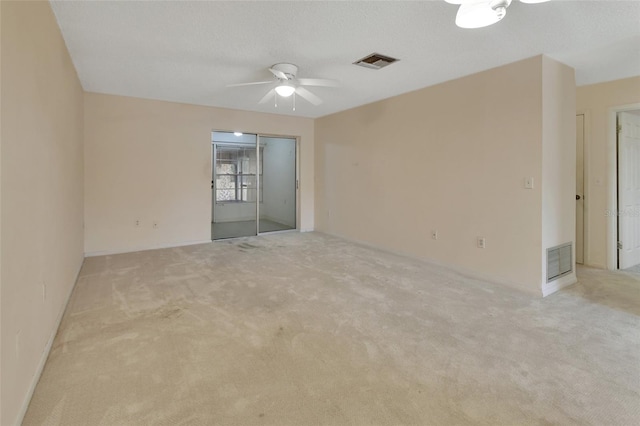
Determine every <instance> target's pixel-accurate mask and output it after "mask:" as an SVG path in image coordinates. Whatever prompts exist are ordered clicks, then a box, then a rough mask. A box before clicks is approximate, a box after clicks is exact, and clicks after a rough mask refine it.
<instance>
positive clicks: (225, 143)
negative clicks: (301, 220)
mask: <svg viewBox="0 0 640 426" xmlns="http://www.w3.org/2000/svg"><path fill="white" fill-rule="evenodd" d="M212 147H213V150H212V152H213V158H212V159H213V176H212V180H211V190H212V200H213V206H212V212H213V214H212V220H211V239H213V240H218V239H225V238H237V237H248V236H253V235H257V234H258V233H264V232H274V231H284V230H289V229H296V213H297V200H296V198H297V180H296V176H297V175H296V139H295V138H280V137H265V136H258V135H256V134H242V133H237V132H236V133H232V132H213V134H212ZM257 218H259V220H257Z"/></svg>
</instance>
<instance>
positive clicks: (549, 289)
mask: <svg viewBox="0 0 640 426" xmlns="http://www.w3.org/2000/svg"><path fill="white" fill-rule="evenodd" d="M574 265H575V264H574ZM577 282H578V277H577V276H576V272H575V271H573V272H572V273H571V274H569V275H565V276H564V277H562V278H558V279H557V280H555V281H551V282H549V283H544V284H543V285H542V297H547V296H549V295H550V294H553V293H555V292H556V291H558V290H560V289H561V288H565V287H568V286H570V285H571V284H575V283H577Z"/></svg>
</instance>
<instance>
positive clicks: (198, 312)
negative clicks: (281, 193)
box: [24, 233, 640, 425]
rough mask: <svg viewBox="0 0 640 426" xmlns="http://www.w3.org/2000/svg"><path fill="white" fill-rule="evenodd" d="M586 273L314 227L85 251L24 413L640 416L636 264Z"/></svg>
mask: <svg viewBox="0 0 640 426" xmlns="http://www.w3.org/2000/svg"><path fill="white" fill-rule="evenodd" d="M580 280H581V283H579V284H577V285H574V286H572V287H571V288H569V289H566V290H564V291H562V292H560V293H558V294H555V295H553V296H550V297H548V298H546V299H532V298H530V297H529V296H527V295H523V294H520V293H517V292H515V291H511V290H509V289H505V288H503V287H500V286H498V285H494V284H491V283H486V282H482V281H479V280H475V279H471V278H468V277H465V276H462V275H459V274H457V273H455V272H453V271H449V270H446V269H443V268H440V267H436V266H432V265H430V264H427V263H421V262H418V261H414V260H410V259H406V258H402V257H399V256H394V255H390V254H387V253H383V252H380V251H376V250H373V249H370V248H366V247H362V246H358V245H354V244H352V243H349V242H345V241H343V240H340V239H337V238H333V237H329V236H325V235H322V234H315V233H314V234H298V233H287V234H277V235H269V236H261V237H253V238H248V239H241V240H227V241H222V242H216V243H212V244H204V245H198V246H191V247H181V248H173V249H163V250H155V251H147V252H139V253H132V254H124V255H117V256H104V257H96V258H89V259H87V260H86V261H85V264H84V266H83V269H82V272H81V276H80V279H79V282H78V284H77V288H76V289H75V291H74V293H73V296H72V299H71V302H70V304H69V307H68V310H67V312H66V315H65V317H64V319H63V322H62V325H61V328H60V331H59V333H58V336H57V337H56V340H55V342H54V345H53V349H52V352H51V355H50V357H49V360H48V362H47V364H46V367H45V369H44V372H43V375H42V378H41V380H40V383H39V384H38V387H37V389H36V391H35V394H34V397H33V399H32V402H31V405H30V408H29V411H28V413H27V416H26V418H25V421H24V424H25V425H42V424H46V425H215V424H218V425H400V424H407V425H454V424H455V425H458V424H459V425H463V424H484V425H495V424H503V425H516V424H563V425H570V424H574V425H614V424H615V425H632V424H638V421H639V419H640V394H639V392H640V274H634V273H632V272H621V273H608V272H605V271H598V270H590V269H583V270H581V271H580Z"/></svg>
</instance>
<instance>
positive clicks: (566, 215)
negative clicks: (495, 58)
mask: <svg viewBox="0 0 640 426" xmlns="http://www.w3.org/2000/svg"><path fill="white" fill-rule="evenodd" d="M575 87H576V85H575V72H574V70H573V68H571V67H568V66H566V65H563V64H561V63H559V62H556V61H554V60H553V59H550V58H547V57H543V58H542V182H541V183H542V262H541V264H542V271H543V275H542V283H541V285H542V291H543V294H545V295H546V294H550V293H552V292H553V291H556V290H558V289H559V288H560V287H563V286H565V285H568V284H572V283H574V282H576V275H575V267H574V268H573V271H574V272H572V273H571V274H569V275H566V276H564V277H562V278H560V279H559V280H556V281H554V282H551V283H547V282H546V276H547V264H546V263H547V262H546V257H547V255H546V250H547V249H548V248H551V247H555V246H558V245H560V244H565V243H572V245H574V246H575V229H576V213H575V211H576V202H575V192H576V183H575V182H576V181H575V177H576V126H575V111H576V97H575V90H576V89H575ZM573 259H574V265H575V256H573Z"/></svg>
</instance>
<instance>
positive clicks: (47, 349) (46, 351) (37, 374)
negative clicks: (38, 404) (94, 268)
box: [17, 259, 84, 425]
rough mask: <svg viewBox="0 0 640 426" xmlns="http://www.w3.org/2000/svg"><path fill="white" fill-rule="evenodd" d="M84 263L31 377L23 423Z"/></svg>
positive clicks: (24, 402) (19, 418)
mask: <svg viewBox="0 0 640 426" xmlns="http://www.w3.org/2000/svg"><path fill="white" fill-rule="evenodd" d="M83 263H84V259H83V261H82V262H80V267H79V268H78V272H76V279H75V281H74V282H73V285H72V286H71V290H70V291H69V293H68V294H67V297H66V299H65V302H64V305H63V306H62V309H61V310H60V312H58V317H57V318H56V323H55V327H54V328H53V330H52V331H51V335H50V336H49V339H48V340H47V344H46V345H45V347H44V349H43V350H42V355H41V356H40V361H39V362H38V367H37V368H36V372H35V374H34V375H33V378H32V379H31V385H29V390H28V391H27V395H26V397H25V399H24V401H23V402H22V408H21V409H20V413H18V423H17V424H19V425H20V424H22V421H23V420H24V416H25V415H26V414H27V409H28V408H29V403H30V402H31V398H32V397H33V392H35V390H36V386H37V385H38V382H39V381H40V376H41V375H42V370H44V365H45V364H46V363H47V359H48V358H49V352H51V347H52V346H53V341H54V340H55V338H56V335H57V334H58V329H59V328H60V323H61V322H62V317H64V313H65V312H66V311H67V305H69V300H71V295H72V294H73V290H75V288H76V285H77V284H78V277H79V276H80V270H81V269H82V264H83Z"/></svg>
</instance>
